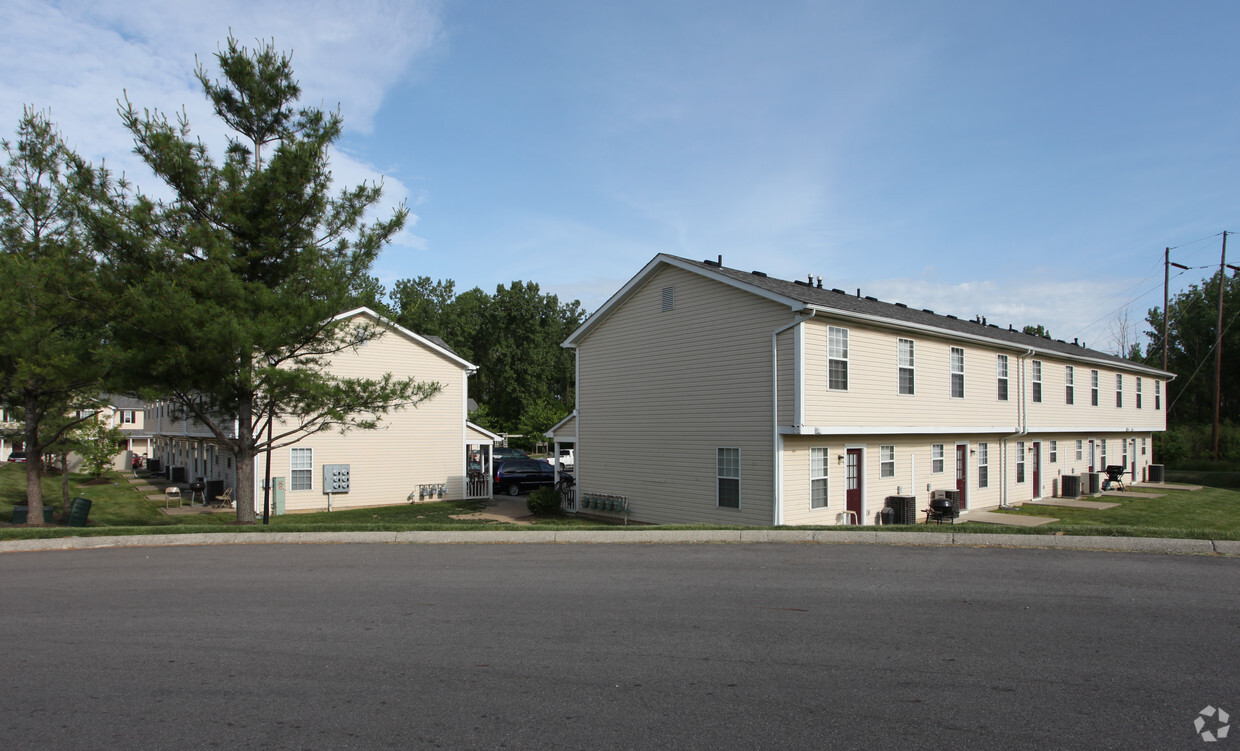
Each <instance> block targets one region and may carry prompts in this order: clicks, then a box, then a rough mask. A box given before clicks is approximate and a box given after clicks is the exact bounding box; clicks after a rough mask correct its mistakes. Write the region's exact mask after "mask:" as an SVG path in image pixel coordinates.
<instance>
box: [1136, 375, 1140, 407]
mask: <svg viewBox="0 0 1240 751" xmlns="http://www.w3.org/2000/svg"><path fill="white" fill-rule="evenodd" d="M1137 409H1141V376H1137Z"/></svg>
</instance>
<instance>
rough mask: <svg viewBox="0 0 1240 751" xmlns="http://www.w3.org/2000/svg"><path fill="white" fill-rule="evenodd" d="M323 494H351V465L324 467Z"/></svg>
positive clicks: (328, 465) (325, 465)
mask: <svg viewBox="0 0 1240 751" xmlns="http://www.w3.org/2000/svg"><path fill="white" fill-rule="evenodd" d="M323 492H324V493H347V492H349V465H347V464H324V465H323Z"/></svg>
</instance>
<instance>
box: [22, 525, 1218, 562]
mask: <svg viewBox="0 0 1240 751" xmlns="http://www.w3.org/2000/svg"><path fill="white" fill-rule="evenodd" d="M339 543H353V544H357V543H383V544H393V543H397V544H415V545H469V544H520V543H539V544H547V543H558V544H577V545H603V544H606V545H615V544H629V545H650V544H662V545H674V544H686V543H693V544H702V543H741V544H749V543H801V544H805V543H810V544H820V545H831V544H849V545H857V544H863V545H913V546H932V547H933V546H944V545H956V546H963V547H975V548H976V547H1005V548H1046V549H1069V550H1098V551H1111V552H1128V553H1165V554H1178V555H1184V554H1194V555H1212V554H1221V555H1228V556H1240V541H1237V540H1182V539H1164V538H1151V537H1085V536H1079V537H1078V536H1072V535H1020V534H993V535H992V534H966V533H958V532H950V531H944V532H884V531H880V530H878V529H875V530H872V531H871V530H864V529H860V530H859V529H855V528H854V529H851V530H839V531H836V530H797V529H742V530H736V529H725V530H711V529H701V530H661V529H658V528H652V527H630V528H627V529H615V530H590V531H586V530H522V529H511V530H479V531H477V532H422V531H413V532H218V533H196V534H186V535H159V534H154V535H128V536H123V537H122V536H117V537H57V538H53V539H47V540H7V541H4V542H0V553H16V552H31V551H45V550H85V549H90V548H113V547H122V548H123V547H162V546H172V545H263V544H266V545H289V544H296V545H304V544H339Z"/></svg>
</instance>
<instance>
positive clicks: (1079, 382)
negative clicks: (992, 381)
mask: <svg viewBox="0 0 1240 751" xmlns="http://www.w3.org/2000/svg"><path fill="white" fill-rule="evenodd" d="M1042 363H1043V364H1042V402H1041V403H1040V404H1039V403H1035V402H1034V401H1033V397H1032V393H1033V391H1032V386H1031V385H1030V386H1027V388H1028V390H1029V394H1030V397H1029V400H1028V401H1029V426H1030V428H1031V430H1034V431H1044V430H1055V429H1084V430H1106V429H1119V430H1123V429H1132V430H1139V431H1163V430H1166V429H1167V410H1166V406H1167V405H1166V401H1165V396H1166V390H1167V388H1166V383H1162V381H1161V379H1156V378H1153V377H1150V376H1146V375H1141V407H1140V409H1138V408H1137V390H1136V389H1137V386H1136V383H1137V382H1136V379H1137V376H1136V374H1135V373H1132V372H1125V371H1119V370H1117V369H1116V368H1106V367H1102V366H1100V365H1091V364H1084V365H1082V364H1081V363H1072V362H1066V361H1063V360H1051V359H1046V358H1043V359H1042ZM1065 365H1072V366H1073V367H1074V368H1075V371H1074V373H1075V377H1074V379H1073V380H1074V382H1075V384H1074V389H1075V399H1074V403H1073V404H1067V399H1066V396H1065V391H1066V386H1067V384H1066V381H1067V378H1066V376H1065V373H1064V366H1065ZM1091 370H1097V371H1098V406H1097V407H1094V406H1092V405H1091V404H1090V371H1091ZM1118 372H1123V375H1124V406H1122V407H1116V406H1115V375H1116V373H1118ZM1155 381H1158V382H1160V383H1162V394H1163V397H1164V399H1162V400H1160V401H1161V404H1160V408H1159V409H1154V383H1155Z"/></svg>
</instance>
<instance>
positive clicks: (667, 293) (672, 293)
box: [660, 287, 676, 311]
mask: <svg viewBox="0 0 1240 751" xmlns="http://www.w3.org/2000/svg"><path fill="white" fill-rule="evenodd" d="M660 301H661V303H662V308H663V310H664V311H668V310H675V309H676V288H675V287H664V288H663V292H662V295H661V296H660Z"/></svg>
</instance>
